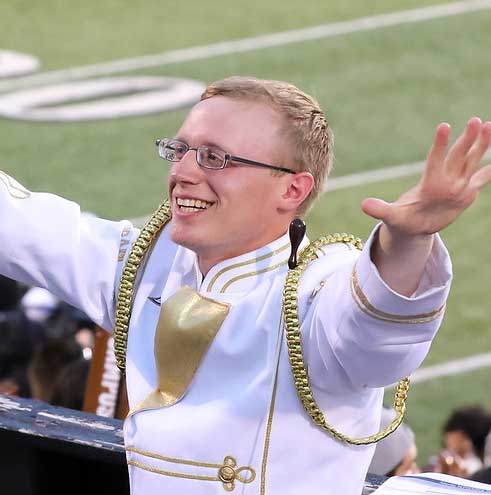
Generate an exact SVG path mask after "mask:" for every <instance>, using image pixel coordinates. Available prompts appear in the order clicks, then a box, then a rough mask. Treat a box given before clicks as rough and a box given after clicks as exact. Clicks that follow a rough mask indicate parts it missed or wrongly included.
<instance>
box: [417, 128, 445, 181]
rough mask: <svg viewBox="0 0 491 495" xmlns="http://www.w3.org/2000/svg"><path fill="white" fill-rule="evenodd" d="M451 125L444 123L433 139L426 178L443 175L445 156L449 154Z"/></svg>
mask: <svg viewBox="0 0 491 495" xmlns="http://www.w3.org/2000/svg"><path fill="white" fill-rule="evenodd" d="M450 131H451V128H450V125H449V124H447V123H446V122H442V123H441V124H440V125H439V126H438V127H437V128H436V132H435V137H434V139H433V145H432V147H431V148H430V151H429V153H428V157H427V159H426V169H425V172H424V175H425V176H429V175H432V174H439V173H441V169H442V167H443V164H444V161H445V156H446V154H447V146H448V140H449V138H450Z"/></svg>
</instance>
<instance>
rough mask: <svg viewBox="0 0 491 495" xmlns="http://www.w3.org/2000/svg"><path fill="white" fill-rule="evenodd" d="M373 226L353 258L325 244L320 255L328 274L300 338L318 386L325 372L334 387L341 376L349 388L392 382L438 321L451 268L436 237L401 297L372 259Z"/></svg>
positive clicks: (416, 359) (417, 360) (407, 368)
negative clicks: (411, 289) (411, 288)
mask: <svg viewBox="0 0 491 495" xmlns="http://www.w3.org/2000/svg"><path fill="white" fill-rule="evenodd" d="M375 232H376V229H375V231H374V232H373V233H372V235H371V236H370V238H369V240H368V241H367V243H366V244H365V247H364V249H363V251H362V252H361V254H360V255H359V257H356V255H354V254H353V253H352V252H351V253H349V255H347V254H346V252H341V254H342V256H341V255H340V250H339V249H338V250H337V251H336V250H334V253H333V254H334V255H333V256H332V258H333V259H331V260H329V258H330V253H329V250H327V251H326V256H323V258H325V259H324V261H323V262H322V261H321V260H319V261H321V263H319V264H320V265H322V263H324V265H325V266H326V267H327V270H325V271H327V274H328V275H327V276H326V277H325V280H324V284H323V287H322V289H321V290H319V292H318V294H317V295H316V296H315V298H314V303H313V304H311V308H309V310H308V311H307V313H306V318H305V321H304V323H305V325H304V328H303V329H302V332H303V337H302V338H303V340H304V342H305V347H306V349H307V351H306V352H307V353H308V362H309V367H310V368H311V371H312V373H311V376H314V377H318V378H317V379H316V378H314V380H316V381H317V382H318V383H317V385H318V386H320V387H321V388H322V387H323V385H322V383H321V382H320V381H322V380H323V379H325V377H326V376H327V375H326V370H327V371H328V376H330V377H331V378H332V380H333V381H332V382H331V384H332V386H334V387H335V386H336V383H337V384H338V385H339V386H343V385H342V383H343V381H344V382H346V379H347V380H349V382H350V383H351V385H353V386H354V387H356V388H360V387H361V388H363V387H381V386H387V385H389V384H392V383H395V382H396V381H398V380H399V379H400V378H402V377H404V376H406V375H409V374H410V373H412V372H413V371H414V370H415V369H416V368H417V367H418V366H419V365H420V364H421V362H422V361H423V359H424V357H425V356H426V354H427V352H428V350H429V347H430V344H431V341H432V339H433V337H434V336H435V334H436V332H437V330H438V328H439V326H440V323H441V321H442V319H443V314H444V310H445V301H446V298H447V296H448V292H449V290H450V282H451V278H452V267H451V263H450V258H449V255H448V252H447V250H446V248H445V246H444V245H443V242H442V241H441V239H440V238H439V236H436V239H435V242H434V245H433V249H432V252H431V254H430V257H429V259H428V261H427V263H426V266H425V272H424V275H423V277H422V279H421V282H420V285H419V287H418V289H417V290H416V291H415V293H414V294H413V296H412V297H405V296H402V295H400V294H397V293H396V292H394V291H393V290H392V289H391V288H390V287H388V286H387V284H385V282H384V281H383V280H382V278H381V277H380V274H379V273H378V270H377V268H376V267H375V265H374V264H373V262H372V261H371V258H370V248H371V245H372V242H373V239H374V234H375ZM345 251H346V250H345ZM333 265H334V268H333ZM319 268H320V267H319ZM319 268H317V270H316V271H317V272H319ZM344 385H345V384H344Z"/></svg>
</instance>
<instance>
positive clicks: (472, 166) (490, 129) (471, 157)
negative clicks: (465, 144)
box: [464, 122, 491, 175]
mask: <svg viewBox="0 0 491 495" xmlns="http://www.w3.org/2000/svg"><path fill="white" fill-rule="evenodd" d="M490 142H491V122H485V123H484V124H483V125H482V127H481V133H480V135H479V139H478V140H477V141H476V142H475V143H474V145H473V146H472V148H471V149H470V151H469V153H468V154H467V160H466V164H465V168H464V172H465V173H467V174H469V175H471V174H473V173H474V172H475V171H476V170H477V169H478V168H479V165H480V163H481V160H482V157H483V156H484V154H485V153H486V150H487V149H488V148H489V144H490Z"/></svg>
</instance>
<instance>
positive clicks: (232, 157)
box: [155, 138, 297, 174]
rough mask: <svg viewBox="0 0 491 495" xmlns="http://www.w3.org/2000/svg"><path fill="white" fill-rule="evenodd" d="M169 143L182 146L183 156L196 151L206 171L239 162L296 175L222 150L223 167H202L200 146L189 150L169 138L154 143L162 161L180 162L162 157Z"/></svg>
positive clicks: (176, 140)
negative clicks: (172, 142) (173, 142)
mask: <svg viewBox="0 0 491 495" xmlns="http://www.w3.org/2000/svg"><path fill="white" fill-rule="evenodd" d="M170 141H175V142H178V143H180V144H182V145H184V146H185V147H186V148H187V149H186V152H185V153H184V154H186V153H187V152H188V151H190V150H192V151H196V162H197V163H198V165H199V166H200V167H203V168H206V169H208V170H223V169H224V168H225V167H227V166H228V164H229V162H239V163H245V164H246V165H254V166H256V167H265V168H270V169H272V170H279V171H281V172H287V173H289V174H296V173H297V172H295V171H294V170H292V169H291V168H286V167H279V166H277V165H270V164H269V163H262V162H256V161H255V160H249V159H248V158H242V157H240V156H235V155H231V154H230V153H226V152H225V151H223V150H220V151H223V154H224V160H223V165H222V166H221V167H207V166H206V165H202V164H201V163H199V162H198V149H199V148H201V146H198V147H197V148H191V147H190V146H189V145H188V144H187V143H184V142H183V141H179V140H178V139H169V138H162V139H157V140H156V141H155V146H157V148H158V150H159V156H160V158H162V159H163V160H167V161H169V162H180V161H181V160H169V159H168V158H165V157H164V156H162V153H161V150H162V149H163V147H164V146H165V145H166V143H168V142H170ZM183 156H184V155H183Z"/></svg>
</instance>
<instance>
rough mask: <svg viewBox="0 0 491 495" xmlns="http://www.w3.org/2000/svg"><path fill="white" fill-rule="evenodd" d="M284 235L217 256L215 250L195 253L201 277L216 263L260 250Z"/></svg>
mask: <svg viewBox="0 0 491 495" xmlns="http://www.w3.org/2000/svg"><path fill="white" fill-rule="evenodd" d="M283 235H285V232H282V233H279V234H278V235H277V236H275V237H274V238H272V239H270V240H269V241H268V242H263V243H257V244H252V245H250V246H249V248H247V249H241V250H235V251H233V250H224V251H222V252H221V253H219V254H218V255H217V253H216V250H214V251H213V252H210V253H203V252H200V253H196V254H197V255H198V267H199V270H200V272H201V274H202V275H203V277H206V275H207V274H208V272H209V271H210V270H211V269H212V268H213V267H214V266H215V265H218V263H221V262H222V261H225V260H229V259H232V258H236V257H237V256H241V255H243V254H246V253H250V252H253V251H255V250H257V249H260V248H262V247H264V246H267V245H268V244H270V243H271V242H274V241H276V240H277V239H279V238H280V237H282V236H283Z"/></svg>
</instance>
